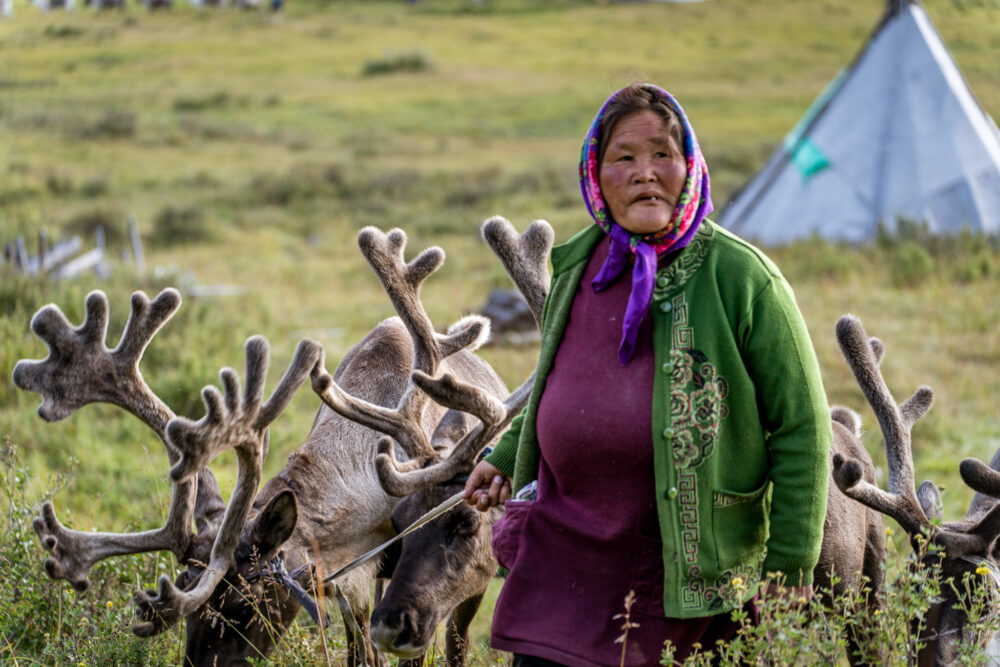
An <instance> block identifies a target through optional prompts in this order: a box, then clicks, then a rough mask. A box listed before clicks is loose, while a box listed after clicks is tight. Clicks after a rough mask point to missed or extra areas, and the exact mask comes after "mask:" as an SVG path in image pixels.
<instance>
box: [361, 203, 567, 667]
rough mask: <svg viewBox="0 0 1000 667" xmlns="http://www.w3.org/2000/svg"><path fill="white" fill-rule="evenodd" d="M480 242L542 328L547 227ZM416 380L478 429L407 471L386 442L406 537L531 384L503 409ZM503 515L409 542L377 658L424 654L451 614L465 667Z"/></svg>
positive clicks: (458, 481) (462, 516) (472, 515)
mask: <svg viewBox="0 0 1000 667" xmlns="http://www.w3.org/2000/svg"><path fill="white" fill-rule="evenodd" d="M483 236H484V237H485V238H486V240H487V242H488V243H489V245H490V247H491V248H492V249H493V251H494V252H495V253H496V254H497V255H498V256H499V257H500V259H501V262H502V263H503V264H504V267H505V268H506V270H507V273H508V274H509V275H510V276H511V278H512V279H513V281H514V283H515V284H516V285H517V287H518V289H519V290H520V291H521V293H522V294H524V296H525V298H526V300H527V302H528V305H529V307H530V308H531V311H532V313H533V314H534V316H535V320H536V322H540V321H541V312H542V306H543V304H544V302H545V296H546V294H547V292H548V269H547V264H546V262H547V258H548V253H549V249H550V248H551V246H552V239H553V233H552V229H551V227H549V225H548V223H545V222H544V221H536V222H535V223H533V224H532V225H531V227H529V228H528V230H527V231H526V232H525V233H524V234H523V235H521V236H518V234H517V233H516V232H515V231H514V228H513V226H512V225H511V224H510V223H509V222H508V221H506V220H504V219H503V218H499V217H497V218H492V219H490V220H488V221H486V222H485V223H484V224H483ZM412 381H413V383H414V385H415V386H416V387H417V388H419V389H420V390H421V391H422V392H423V393H425V394H426V395H427V396H430V397H431V398H432V399H434V401H435V402H436V403H438V404H440V405H443V406H445V407H447V408H450V409H451V410H452V412H449V413H448V414H449V415H454V414H462V413H464V414H468V415H472V416H474V417H476V418H477V419H478V420H479V423H478V424H477V425H476V426H475V428H473V429H471V430H469V431H468V432H467V433H465V434H464V436H463V437H462V438H461V439H460V440H459V441H458V442H457V443H456V444H455V445H454V446H453V447H452V448H451V449H449V450H447V451H435V452H433V453H431V454H430V455H428V456H423V457H421V458H419V459H416V460H411V461H410V462H408V463H407V464H400V463H399V461H398V460H397V459H396V456H395V452H394V447H393V441H392V438H388V437H386V438H383V439H382V440H381V442H380V443H379V455H378V457H377V458H376V460H375V464H376V467H377V470H378V476H379V479H380V481H381V483H382V485H383V487H384V488H385V489H386V491H387V492H388V493H390V494H392V495H394V496H400V497H403V498H404V499H403V500H402V501H401V502H400V504H399V505H398V506H397V507H396V509H395V511H394V512H393V515H392V518H393V524H394V525H395V526H397V528H400V529H402V528H404V527H406V526H407V525H409V524H411V523H413V522H414V521H415V520H416V519H417V518H419V517H420V516H422V515H423V514H424V513H426V512H427V511H429V510H430V509H432V508H433V507H435V506H436V505H437V504H439V503H440V502H442V501H443V500H444V499H445V498H447V497H450V496H451V495H452V494H454V493H456V492H459V491H461V490H462V489H463V487H464V481H465V478H466V477H467V476H468V473H469V472H470V471H471V470H472V468H473V467H474V466H475V464H476V461H477V459H478V458H479V455H480V453H481V452H482V450H483V449H484V448H485V447H486V446H487V445H488V444H489V443H491V442H492V441H493V440H495V439H496V438H497V437H498V436H499V435H500V434H501V433H502V432H503V431H504V430H505V429H506V428H507V426H508V425H509V424H510V420H511V419H512V418H513V417H514V416H515V415H517V414H518V413H520V412H521V410H522V409H523V408H524V405H525V404H526V403H527V400H528V395H529V394H530V391H531V387H532V385H533V382H534V377H533V376H532V377H530V378H529V379H528V380H527V381H525V382H524V384H522V385H521V387H519V388H518V389H517V390H516V391H514V393H513V394H511V395H510V396H509V397H508V398H507V399H506V400H505V401H501V400H499V399H498V398H496V397H495V396H494V395H491V394H489V393H488V392H486V391H484V390H483V389H482V388H480V387H476V386H473V385H471V384H468V383H465V382H462V381H460V380H459V379H457V378H455V377H454V376H452V375H451V374H448V373H445V374H442V375H441V376H440V377H437V378H435V377H432V376H431V375H429V374H426V373H422V372H419V371H415V372H414V373H413V375H412ZM387 433H388V434H389V435H392V436H393V437H396V434H395V433H394V432H387ZM396 439H397V440H399V438H398V437H396ZM499 516H500V511H499V510H496V509H494V510H491V511H490V512H489V513H486V514H483V513H481V512H479V511H477V510H475V509H473V508H472V507H469V506H467V505H465V504H460V505H459V506H457V507H456V508H454V509H452V510H451V511H450V512H448V513H447V514H445V515H443V516H440V517H438V518H437V519H435V520H434V521H432V522H431V523H429V524H427V525H426V526H423V527H422V528H420V529H419V530H418V531H416V532H414V533H413V534H412V535H409V536H407V537H406V538H404V539H403V543H402V550H401V554H400V556H399V559H398V561H397V562H396V564H395V569H394V571H393V573H392V582H391V584H390V585H389V588H388V589H387V590H386V592H385V597H384V598H383V599H382V601H381V602H380V603H379V604H378V605H377V606H376V608H375V611H374V613H373V614H372V639H373V641H374V642H375V644H376V645H377V646H378V647H379V648H380V649H381V650H383V651H386V652H390V653H395V654H397V655H400V656H402V657H407V658H409V657H415V656H418V655H421V654H423V653H424V652H425V651H426V650H427V648H428V647H429V646H430V644H431V642H432V641H433V639H434V633H435V630H436V628H437V626H438V623H439V622H440V621H441V620H442V619H443V618H445V617H446V616H449V615H450V622H449V629H448V632H447V637H446V642H447V644H446V656H447V659H448V664H463V663H464V659H465V654H466V649H467V644H468V626H469V622H470V621H471V620H472V617H473V616H474V615H475V612H476V609H477V608H478V607H479V603H480V602H481V600H482V597H483V593H484V591H485V590H486V587H487V585H488V583H489V580H490V578H491V577H492V576H493V574H494V573H495V572H496V568H497V562H496V559H495V557H494V556H493V550H492V547H491V545H490V537H491V531H492V525H493V523H494V522H495V521H496V520H497V518H499Z"/></svg>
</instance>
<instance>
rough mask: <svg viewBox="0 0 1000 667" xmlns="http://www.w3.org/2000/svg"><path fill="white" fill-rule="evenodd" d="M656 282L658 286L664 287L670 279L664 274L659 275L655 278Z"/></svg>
mask: <svg viewBox="0 0 1000 667" xmlns="http://www.w3.org/2000/svg"><path fill="white" fill-rule="evenodd" d="M656 284H657V285H659V286H660V287H666V286H667V285H669V284H670V280H669V279H668V278H667V277H666V276H660V277H659V278H657V279H656Z"/></svg>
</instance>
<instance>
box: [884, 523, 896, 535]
mask: <svg viewBox="0 0 1000 667" xmlns="http://www.w3.org/2000/svg"><path fill="white" fill-rule="evenodd" d="M885 534H886V535H887V536H889V537H892V536H893V535H894V534H895V531H894V530H893V529H892V528H890V527H889V526H886V527H885Z"/></svg>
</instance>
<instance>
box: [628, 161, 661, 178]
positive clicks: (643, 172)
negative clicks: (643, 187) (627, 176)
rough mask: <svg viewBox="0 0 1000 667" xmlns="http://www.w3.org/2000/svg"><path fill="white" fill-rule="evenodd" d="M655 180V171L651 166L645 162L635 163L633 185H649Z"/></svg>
mask: <svg viewBox="0 0 1000 667" xmlns="http://www.w3.org/2000/svg"><path fill="white" fill-rule="evenodd" d="M655 180H656V170H655V169H653V165H652V164H651V163H650V162H647V161H645V160H643V161H639V162H636V163H635V172H634V173H633V174H632V182H634V183H650V182H652V181H655Z"/></svg>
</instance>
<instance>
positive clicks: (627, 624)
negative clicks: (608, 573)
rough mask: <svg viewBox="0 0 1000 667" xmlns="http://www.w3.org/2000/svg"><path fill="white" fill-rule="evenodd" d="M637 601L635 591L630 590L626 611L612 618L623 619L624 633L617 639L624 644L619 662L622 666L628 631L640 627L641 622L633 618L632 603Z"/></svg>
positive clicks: (616, 641) (623, 666) (626, 600)
mask: <svg viewBox="0 0 1000 667" xmlns="http://www.w3.org/2000/svg"><path fill="white" fill-rule="evenodd" d="M634 602H635V591H629V592H628V595H626V596H625V613H622V614H615V615H614V616H612V617H611V618H612V619H613V620H617V619H619V618H620V619H622V634H621V636H619V637H618V639H616V640H615V643H616V644H621V645H622V658H621V662H620V663H619V664H620V665H621V667H625V648H626V647H627V646H628V631H629V630H631V629H632V628H638V627H639V624H638V623H635V622H634V621H632V619H631V614H632V604H633V603H634Z"/></svg>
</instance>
